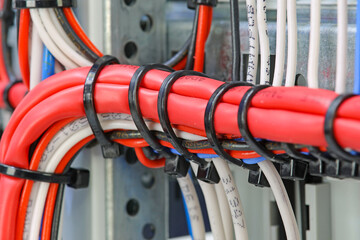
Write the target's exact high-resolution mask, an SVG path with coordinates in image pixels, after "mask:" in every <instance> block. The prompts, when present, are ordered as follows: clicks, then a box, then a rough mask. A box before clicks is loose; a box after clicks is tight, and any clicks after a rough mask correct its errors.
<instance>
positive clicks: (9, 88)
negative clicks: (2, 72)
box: [3, 80, 22, 112]
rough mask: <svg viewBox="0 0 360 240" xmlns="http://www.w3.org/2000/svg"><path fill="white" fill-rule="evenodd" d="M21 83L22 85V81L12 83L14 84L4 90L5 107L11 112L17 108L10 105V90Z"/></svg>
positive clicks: (10, 83) (11, 83)
mask: <svg viewBox="0 0 360 240" xmlns="http://www.w3.org/2000/svg"><path fill="white" fill-rule="evenodd" d="M19 83H22V81H21V80H15V81H12V82H9V84H8V85H6V87H5V89H4V93H3V100H4V103H5V106H6V108H7V109H8V110H9V111H11V112H12V111H14V110H15V108H14V106H13V105H11V103H10V99H9V93H10V90H11V88H12V87H13V86H15V85H16V84H19Z"/></svg>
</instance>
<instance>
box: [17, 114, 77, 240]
mask: <svg viewBox="0 0 360 240" xmlns="http://www.w3.org/2000/svg"><path fill="white" fill-rule="evenodd" d="M73 120H75V119H71V118H70V119H65V120H63V121H60V122H58V123H56V124H54V125H53V126H52V127H51V128H50V129H49V130H48V131H47V132H46V133H45V134H44V136H43V137H42V138H41V140H40V142H39V143H38V145H37V147H36V149H35V151H34V153H33V156H32V159H31V162H30V166H29V169H30V170H33V171H35V170H37V169H38V166H39V163H40V160H41V157H42V155H43V153H44V151H45V149H46V147H47V145H48V144H49V142H50V141H51V139H52V138H53V137H54V136H55V134H56V133H57V132H58V131H59V130H60V129H61V128H63V127H64V126H65V125H67V124H68V123H70V122H72V121H73ZM33 183H34V182H33V181H29V180H26V181H25V184H24V188H23V189H22V194H21V199H20V204H19V206H20V207H19V212H18V217H17V222H16V226H17V227H16V229H17V231H16V239H17V240H21V239H22V238H23V230H24V224H25V217H26V211H27V207H28V202H29V198H30V193H31V189H32V186H33Z"/></svg>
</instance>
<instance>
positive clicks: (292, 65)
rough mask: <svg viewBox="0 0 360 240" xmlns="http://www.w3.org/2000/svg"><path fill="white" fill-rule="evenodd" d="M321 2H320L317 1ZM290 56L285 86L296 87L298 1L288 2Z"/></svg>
mask: <svg viewBox="0 0 360 240" xmlns="http://www.w3.org/2000/svg"><path fill="white" fill-rule="evenodd" d="M317 1H320V0H317ZM287 19H288V55H287V69H286V80H285V86H294V84H295V75H296V64H297V62H296V61H297V20H296V1H295V0H287Z"/></svg>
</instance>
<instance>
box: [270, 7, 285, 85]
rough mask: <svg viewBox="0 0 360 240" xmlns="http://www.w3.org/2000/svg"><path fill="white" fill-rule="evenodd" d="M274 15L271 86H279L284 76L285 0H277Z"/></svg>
mask: <svg viewBox="0 0 360 240" xmlns="http://www.w3.org/2000/svg"><path fill="white" fill-rule="evenodd" d="M276 5H277V8H276V11H277V16H276V59H275V70H274V80H273V86H276V87H278V86H281V85H282V82H283V77H284V64H285V44H286V41H285V39H286V0H277V4H276Z"/></svg>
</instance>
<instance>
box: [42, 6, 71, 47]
mask: <svg viewBox="0 0 360 240" xmlns="http://www.w3.org/2000/svg"><path fill="white" fill-rule="evenodd" d="M48 12H49V14H50V18H51V22H52V23H53V24H54V26H55V28H56V31H57V32H58V33H59V34H60V35H61V36H64V38H63V39H64V40H65V42H66V43H67V44H68V45H69V46H70V47H71V48H72V49H73V50H75V51H76V50H77V48H76V46H75V44H74V43H73V42H72V41H71V40H70V38H69V35H68V34H66V32H65V30H64V28H63V27H62V26H61V24H60V22H59V19H58V18H57V16H56V13H55V10H54V9H53V8H49V9H48Z"/></svg>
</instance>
